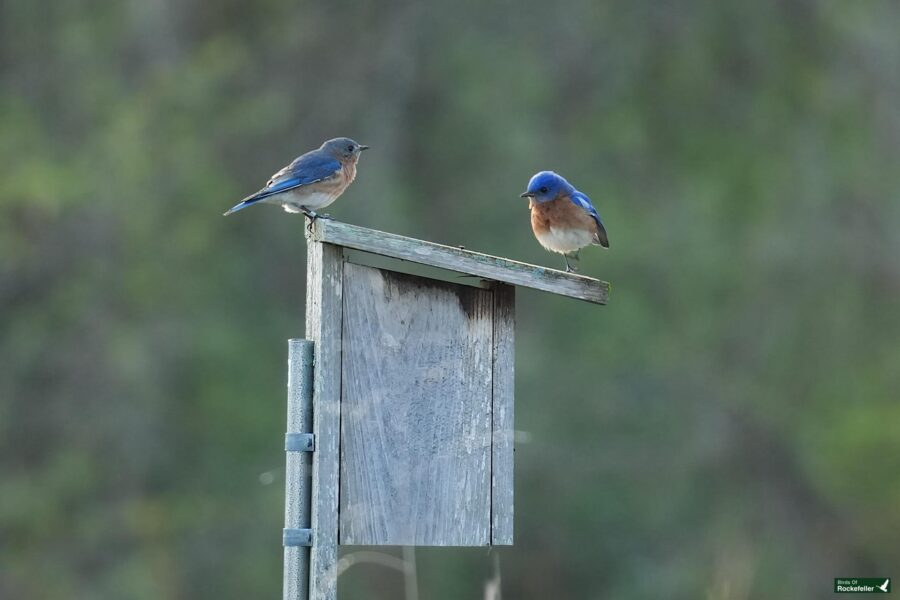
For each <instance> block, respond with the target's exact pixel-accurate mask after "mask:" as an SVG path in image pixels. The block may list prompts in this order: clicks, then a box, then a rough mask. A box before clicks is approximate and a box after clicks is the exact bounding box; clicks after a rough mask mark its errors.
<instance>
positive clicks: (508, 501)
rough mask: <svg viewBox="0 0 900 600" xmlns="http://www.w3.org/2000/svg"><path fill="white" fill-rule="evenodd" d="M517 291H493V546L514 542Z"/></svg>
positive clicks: (502, 286) (508, 287)
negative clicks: (514, 414)
mask: <svg viewBox="0 0 900 600" xmlns="http://www.w3.org/2000/svg"><path fill="white" fill-rule="evenodd" d="M515 294H516V288H514V287H513V286H511V285H505V284H502V283H498V284H496V285H495V286H494V288H493V296H494V315H493V326H494V335H493V345H494V347H493V371H494V374H493V383H492V400H491V401H492V406H493V412H492V415H493V416H492V424H491V429H492V435H493V445H492V448H491V544H494V545H498V546H500V545H512V543H513V459H514V455H513V452H514V447H513V437H514V432H515V428H514V423H513V406H514V401H513V398H514V392H515V365H514V363H515V326H516V325H515V314H516V305H515V302H516V295H515Z"/></svg>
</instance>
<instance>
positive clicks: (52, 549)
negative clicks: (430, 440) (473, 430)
mask: <svg viewBox="0 0 900 600" xmlns="http://www.w3.org/2000/svg"><path fill="white" fill-rule="evenodd" d="M551 9H552V10H551ZM551 12H552V14H551ZM898 18H900V8H898V6H897V5H896V4H894V3H889V2H865V3H852V2H849V3H848V2H836V1H825V2H806V1H800V0H792V1H790V2H773V1H765V2H739V1H738V0H733V1H727V2H722V1H713V0H696V1H694V2H690V3H685V4H683V5H679V6H677V7H676V6H672V5H669V4H667V3H659V2H652V1H650V0H637V1H636V0H631V1H628V2H624V1H622V2H604V3H597V2H595V1H588V0H585V1H583V2H567V3H564V4H562V5H553V6H552V7H551V6H549V5H538V4H536V3H533V2H524V3H515V4H512V3H508V2H503V3H495V4H491V5H487V4H485V3H478V2H466V3H461V4H457V5H454V6H436V5H432V4H429V3H418V4H406V5H403V4H397V5H392V6H388V5H385V4H384V3H376V2H355V3H343V4H340V5H334V4H315V3H304V4H303V5H300V6H298V5H297V4H296V3H289V2H283V1H281V0H267V1H265V2H254V3H236V2H226V3H218V5H217V6H216V7H215V8H213V7H212V5H207V4H204V3H196V2H188V3H179V2H171V1H166V2H147V3H144V2H129V3H103V2H88V1H82V2H74V3H49V4H48V3H34V2H31V3H29V2H16V1H13V2H10V3H5V4H3V5H2V6H0V59H2V60H0V161H2V164H3V165H4V169H3V176H2V177H0V364H2V367H0V565H2V567H0V597H3V598H113V599H120V598H135V599H138V598H148V599H150V598H153V599H156V598H191V599H194V598H197V599H200V598H213V597H215V598H222V597H228V598H257V597H258V598H263V597H277V595H278V593H279V590H280V586H281V560H280V546H279V539H280V527H281V522H282V491H283V489H282V488H283V486H282V483H283V472H282V469H283V453H282V448H281V432H282V431H283V419H284V415H283V413H284V379H285V369H284V360H285V350H286V345H285V339H286V338H288V337H298V336H301V335H302V333H303V332H302V327H303V325H302V318H303V310H302V299H303V285H304V283H303V276H304V255H303V252H304V240H303V235H302V233H303V222H302V220H301V219H299V218H292V217H290V216H287V215H284V214H282V213H280V211H277V210H275V209H274V208H266V207H260V208H258V209H254V210H249V211H245V212H242V213H240V214H238V215H236V216H233V217H229V218H228V219H223V218H222V217H221V216H220V215H221V213H222V211H223V210H225V209H226V208H228V207H229V206H231V205H232V204H234V202H235V201H236V200H237V199H239V198H240V197H242V196H243V195H245V194H246V193H249V192H251V191H254V190H255V189H257V188H258V187H259V186H260V185H261V184H262V183H263V182H264V180H265V179H266V177H267V176H268V175H269V174H270V173H272V172H274V171H275V170H276V169H277V168H279V167H280V166H282V164H284V163H285V162H287V161H288V160H290V159H291V158H293V157H294V156H295V155H297V154H299V153H300V152H302V151H305V150H307V149H309V148H311V147H313V146H315V145H317V144H318V143H319V142H320V141H321V140H322V139H325V138H327V137H331V136H335V135H350V136H353V137H354V138H356V139H359V140H360V141H362V142H364V143H367V144H371V145H372V146H373V150H372V151H371V152H370V153H367V155H366V156H364V158H363V161H362V164H361V167H360V174H359V177H358V179H357V182H356V183H355V184H354V185H353V187H352V188H351V189H350V191H348V192H347V194H346V195H345V196H344V197H343V198H342V199H341V201H340V202H339V203H338V204H337V205H335V206H334V207H333V213H334V214H335V216H336V217H337V218H339V219H342V220H347V221H350V222H355V223H359V224H362V225H366V226H370V227H374V228H380V229H386V230H389V231H394V232H397V233H401V234H407V235H413V236H415V237H421V238H426V239H432V240H434V241H438V242H444V243H451V244H464V245H465V246H466V247H468V248H473V249H478V250H482V251H485V252H489V253H493V254H499V255H502V256H509V257H511V258H516V259H519V260H524V261H528V262H537V263H540V264H547V265H550V266H554V267H558V266H559V264H560V263H561V261H560V260H558V259H559V257H557V256H550V255H547V254H545V253H544V252H543V251H542V250H541V249H540V248H539V247H538V245H537V244H536V242H535V241H534V240H533V239H532V238H531V234H530V232H529V230H528V224H527V212H526V210H525V207H524V204H523V202H522V201H521V199H519V198H518V193H519V192H520V191H521V190H522V189H523V187H524V185H525V183H526V182H527V180H528V178H529V177H530V176H531V174H533V173H534V172H535V171H537V170H540V169H546V168H549V169H557V170H559V171H561V172H562V173H564V174H565V175H566V176H567V177H568V178H569V179H570V180H571V181H573V182H574V183H575V184H576V185H577V186H578V187H579V188H580V189H583V190H585V191H586V192H588V193H589V194H590V195H591V196H592V198H593V199H594V201H595V204H596V205H597V207H598V209H599V210H600V213H601V214H602V215H603V217H604V220H605V222H606V224H607V227H608V230H609V232H610V238H611V242H612V249H611V250H610V251H609V252H600V251H599V250H596V251H589V250H588V251H585V252H583V253H582V261H581V269H582V271H583V272H584V273H587V274H591V275H596V276H599V277H601V278H603V279H607V280H609V281H611V282H612V283H613V290H612V298H611V303H610V305H609V306H608V307H606V308H597V307H593V306H588V305H585V304H581V303H576V302H572V301H566V300H562V299H559V298H556V297H553V296H548V295H540V294H532V293H523V294H521V296H520V300H519V309H518V328H519V331H518V339H517V352H518V356H517V391H518V393H517V410H516V417H517V429H518V430H520V431H522V432H525V433H526V435H525V436H524V437H523V440H522V441H521V442H520V444H519V446H518V450H517V480H516V484H517V489H516V494H517V498H516V501H517V508H516V530H517V531H516V545H515V546H514V547H513V548H510V549H504V550H500V552H501V555H502V561H501V562H502V569H503V585H504V593H505V594H506V595H507V597H510V598H601V597H604V598H605V597H609V598H660V597H666V598H698V597H708V598H716V599H728V598H736V599H740V598H778V597H783V598H818V597H821V596H822V594H821V593H819V592H820V590H822V589H830V585H831V579H832V578H833V577H836V576H846V575H853V574H858V575H872V574H886V575H890V574H891V567H892V566H894V565H897V564H900V547H898V545H897V543H896V540H897V537H898V534H900V459H898V458H897V457H900V434H898V429H897V427H896V426H895V423H896V422H897V419H898V418H900V412H898V404H897V394H898V390H900V369H898V368H897V365H898V364H900V341H898V340H900V311H898V310H897V302H896V296H897V293H898V290H900V262H898V259H897V257H898V256H900V242H898V237H897V235H896V231H897V230H898V228H900V203H898V202H897V200H898V197H897V190H898V189H900V171H898V169H897V168H896V164H897V163H898V161H900V125H898V124H900V109H898V106H900V38H898V36H897V35H896V23H897V22H898ZM418 559H419V573H420V587H421V592H422V597H425V598H461V597H480V594H481V589H482V585H483V582H484V581H485V580H486V578H487V577H488V576H489V575H490V572H491V560H490V557H489V556H488V555H487V554H485V553H484V552H483V551H479V550H445V549H441V550H437V549H422V550H420V551H419V555H418ZM51 574H52V575H51ZM341 586H342V587H341V594H342V597H346V598H397V597H400V594H401V591H400V590H402V582H401V581H400V578H399V576H398V575H397V574H396V573H395V572H392V571H388V570H385V569H382V568H377V567H371V566H359V567H354V568H353V569H351V570H350V571H348V572H347V573H346V574H345V575H343V576H342V579H341Z"/></svg>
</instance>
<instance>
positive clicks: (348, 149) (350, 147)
mask: <svg viewBox="0 0 900 600" xmlns="http://www.w3.org/2000/svg"><path fill="white" fill-rule="evenodd" d="M347 152H353V144H350V145H349V146H347Z"/></svg>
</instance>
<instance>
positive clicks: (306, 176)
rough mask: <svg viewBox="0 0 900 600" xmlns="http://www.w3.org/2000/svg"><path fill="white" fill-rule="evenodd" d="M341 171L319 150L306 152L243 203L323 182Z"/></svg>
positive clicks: (338, 162) (338, 164) (336, 163)
mask: <svg viewBox="0 0 900 600" xmlns="http://www.w3.org/2000/svg"><path fill="white" fill-rule="evenodd" d="M340 170H341V163H340V161H338V160H337V159H336V158H333V157H332V156H329V155H328V154H325V153H324V152H321V151H319V150H313V151H312V152H307V153H306V154H304V155H303V156H300V157H297V158H296V159H294V161H293V162H292V163H291V164H289V165H288V166H286V167H285V168H283V169H281V170H280V171H278V172H277V173H275V174H274V175H272V177H271V178H270V179H269V181H268V182H267V183H266V187H264V188H263V189H261V190H259V191H258V192H256V193H255V194H252V195H250V196H247V197H246V198H244V200H243V202H257V201H259V200H262V199H264V198H268V197H269V196H272V195H274V194H280V193H281V192H286V191H288V190H293V189H295V188H298V187H303V186H304V185H310V184H312V183H317V182H319V181H324V180H325V179H328V178H330V177H334V175H335V174H336V173H337V172H338V171H340Z"/></svg>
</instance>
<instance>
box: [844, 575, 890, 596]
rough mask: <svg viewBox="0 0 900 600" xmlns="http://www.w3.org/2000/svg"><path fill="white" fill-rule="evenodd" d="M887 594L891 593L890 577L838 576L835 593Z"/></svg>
mask: <svg viewBox="0 0 900 600" xmlns="http://www.w3.org/2000/svg"><path fill="white" fill-rule="evenodd" d="M882 592H884V593H886V594H890V593H891V578H890V577H855V578H854V577H836V578H835V580H834V593H835V594H881V593H882Z"/></svg>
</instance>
